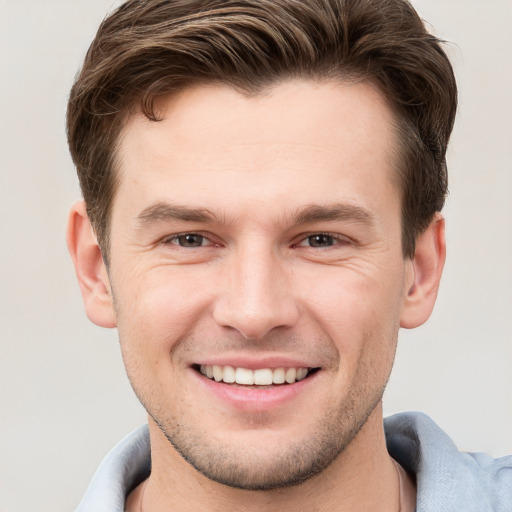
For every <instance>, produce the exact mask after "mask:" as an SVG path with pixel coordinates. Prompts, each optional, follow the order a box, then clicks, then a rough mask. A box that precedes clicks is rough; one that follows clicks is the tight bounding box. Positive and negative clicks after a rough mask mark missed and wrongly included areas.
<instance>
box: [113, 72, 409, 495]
mask: <svg viewBox="0 0 512 512" xmlns="http://www.w3.org/2000/svg"><path fill="white" fill-rule="evenodd" d="M159 108H160V109H161V110H162V112H163V120H162V121H161V122H157V123H155V122H150V121H148V120H147V119H145V118H144V117H143V116H134V117H133V118H132V119H131V120H130V121H129V122H128V124H127V125H126V127H125V129H124V133H123V136H122V139H121V146H120V150H119V155H118V158H119V168H120V175H119V177H120V180H119V188H118V191H117V194H116V197H115V200H114V203H113V210H112V223H111V262H110V269H109V280H110V286H111V289H112V294H113V297H114V304H115V315H116V323H117V325H118V329H119V336H120V342H121V347H122V352H123V357H124V361H125V364H126V369H127V373H128V376H129V378H130V381H131V383H132V385H133V388H134V390H135V392H136V393H137V395H138V397H139V398H140V400H141V401H142V403H143V404H144V406H145V407H146V409H147V411H148V413H149V415H150V416H151V418H152V423H153V422H154V423H153V427H154V426H155V425H158V428H159V429H160V431H161V433H163V435H165V437H166V438H167V439H168V440H169V441H170V442H171V443H172V446H171V444H168V449H169V451H171V452H174V450H176V451H177V452H179V453H180V454H181V455H182V456H183V458H184V459H186V460H187V461H188V462H190V463H191V464H192V465H193V466H194V467H195V468H196V469H198V470H199V471H200V472H201V473H203V474H204V475H206V476H208V477H209V478H210V479H213V480H215V481H218V482H222V483H226V484H228V485H231V486H234V487H240V488H252V489H265V488H272V487H279V486H286V485H292V484H296V483H298V482H300V481H302V480H304V479H306V478H308V477H310V476H312V475H314V474H316V473H317V472H319V471H321V470H322V469H323V468H325V467H326V466H328V465H329V464H331V463H332V461H333V460H334V459H336V458H337V457H338V455H339V454H340V453H342V452H343V450H344V449H345V448H346V447H347V446H349V445H350V443H352V442H353V440H354V439H355V438H357V436H358V435H361V434H360V429H361V428H362V426H363V425H365V423H366V422H367V421H369V418H372V417H373V416H372V415H374V414H375V410H376V407H378V406H379V404H380V400H381V397H382V393H383V390H384V387H385V384H386V381H387V379H388V376H389V373H390V370H391V366H392V361H393V357H394V352H395V346H396V338H397V331H398V327H399V323H400V316H401V313H402V308H403V304H404V300H405V297H406V296H407V290H408V287H409V286H410V285H411V274H412V273H411V271H410V261H404V259H403V256H402V248H401V224H400V194H399V191H398V188H397V186H396V183H395V181H394V171H393V162H394V159H395V155H394V151H393V147H394V134H393V128H392V126H393V117H392V113H391V111H390V109H389V107H388V106H387V104H386V103H385V101H384V100H383V98H382V97H381V95H380V94H379V93H378V92H377V91H376V90H375V89H374V88H372V87H371V86H370V85H368V84H357V85H343V84H338V83H312V82H306V81H296V82H287V83H282V84H279V85H276V86H273V87H271V88H269V89H268V90H266V91H264V92H263V93H262V94H260V95H258V96H256V97H251V98H249V97H246V96H243V95H241V94H239V93H237V92H235V91H234V90H232V89H230V88H228V87H223V86H202V87H196V88H191V89H187V90H185V91H183V92H182V93H180V94H177V95H174V96H172V97H170V98H166V99H164V100H162V101H161V104H160V105H159ZM379 421H380V420H379ZM154 428H155V427H154ZM358 432H359V434H358ZM174 453H175V452H174ZM178 458H179V457H178ZM180 460H182V459H180Z"/></svg>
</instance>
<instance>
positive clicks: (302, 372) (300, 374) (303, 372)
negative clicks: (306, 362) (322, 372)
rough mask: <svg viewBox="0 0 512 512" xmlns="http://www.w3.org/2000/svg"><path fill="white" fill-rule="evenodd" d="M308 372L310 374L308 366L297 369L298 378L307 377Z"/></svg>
mask: <svg viewBox="0 0 512 512" xmlns="http://www.w3.org/2000/svg"><path fill="white" fill-rule="evenodd" d="M307 374H308V370H307V369H306V368H299V369H298V370H297V380H303V379H305V378H306V375H307Z"/></svg>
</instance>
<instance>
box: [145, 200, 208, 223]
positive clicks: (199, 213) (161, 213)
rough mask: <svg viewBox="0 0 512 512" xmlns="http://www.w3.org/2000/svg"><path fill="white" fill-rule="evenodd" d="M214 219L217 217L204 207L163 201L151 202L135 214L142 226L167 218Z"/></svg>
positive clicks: (183, 219) (166, 219)
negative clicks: (190, 206)
mask: <svg viewBox="0 0 512 512" xmlns="http://www.w3.org/2000/svg"><path fill="white" fill-rule="evenodd" d="M216 219H217V217H216V216H215V215H214V214H213V213H212V212H210V211H209V210H207V209H206V208H189V207H187V206H178V205H173V204H170V203H165V202H157V203H155V204H152V205H151V206H148V207H147V208H144V210H142V212H140V214H139V215H138V216H137V221H138V222H139V223H140V224H141V225H142V226H147V225H149V224H153V223H158V222H165V221H169V220H181V221H185V222H201V223H207V222H214V221H215V220H216Z"/></svg>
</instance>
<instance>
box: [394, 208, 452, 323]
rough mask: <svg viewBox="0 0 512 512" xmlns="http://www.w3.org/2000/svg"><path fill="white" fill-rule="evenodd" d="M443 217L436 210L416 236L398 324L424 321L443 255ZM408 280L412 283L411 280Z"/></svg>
mask: <svg viewBox="0 0 512 512" xmlns="http://www.w3.org/2000/svg"><path fill="white" fill-rule="evenodd" d="M444 227H445V223H444V218H443V216H442V215H441V214H440V213H436V215H435V216H434V218H433V219H432V222H431V223H430V225H429V226H428V228H427V229H426V230H425V231H424V232H423V233H422V234H421V235H420V236H418V238H417V240H416V250H415V253H414V258H413V259H412V260H411V264H412V269H411V270H412V278H411V279H410V280H409V283H407V284H408V285H409V288H408V290H407V292H406V293H407V295H406V297H405V298H404V303H403V306H402V314H401V317H400V327H404V328H406V329H412V328H414V327H418V326H420V325H422V324H423V323H425V322H426V321H427V320H428V318H429V317H430V314H431V313H432V310H433V309H434V304H435V301H436V298H437V292H438V290H439V283H440V280H441V274H442V272H443V267H444V262H445V258H446V242H445V235H444ZM411 281H412V282H411Z"/></svg>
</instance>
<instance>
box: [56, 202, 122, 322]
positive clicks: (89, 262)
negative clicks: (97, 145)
mask: <svg viewBox="0 0 512 512" xmlns="http://www.w3.org/2000/svg"><path fill="white" fill-rule="evenodd" d="M66 241H67V244H68V250H69V253H70V255H71V259H72V260H73V264H74V266H75V272H76V277H77V279H78V284H79V285H80V291H81V292H82V298H83V301H84V305H85V311H86V314H87V316H88V318H89V320H91V322H93V323H95V324H96V325H99V326H101V327H115V326H116V318H115V310H114V304H113V299H112V293H111V288H110V282H109V280H108V274H107V270H106V267H105V264H104V262H103V256H102V255H101V251H100V247H99V245H98V242H97V240H96V236H95V234H94V231H93V229H92V226H91V223H90V221H89V216H88V215H87V212H86V209H85V203H84V202H83V201H79V202H78V203H76V204H75V205H74V206H73V207H72V208H71V211H70V212H69V218H68V227H67V232H66Z"/></svg>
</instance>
